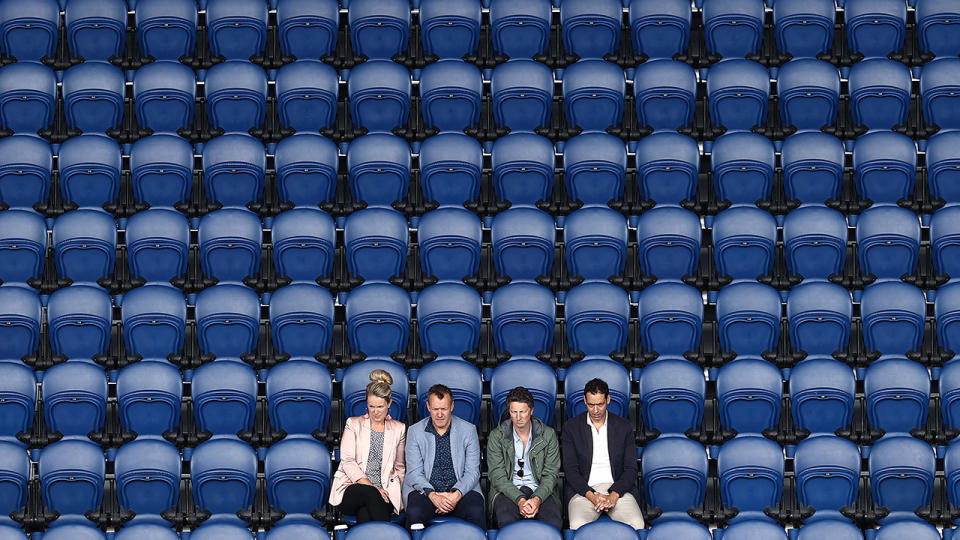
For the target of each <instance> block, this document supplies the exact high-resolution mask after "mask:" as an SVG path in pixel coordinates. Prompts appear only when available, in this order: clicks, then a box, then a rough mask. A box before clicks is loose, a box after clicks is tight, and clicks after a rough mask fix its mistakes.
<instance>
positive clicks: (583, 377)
mask: <svg viewBox="0 0 960 540" xmlns="http://www.w3.org/2000/svg"><path fill="white" fill-rule="evenodd" d="M595 378H598V379H602V380H603V382H605V383H607V387H608V389H609V391H610V403H609V405H607V410H608V411H610V412H611V413H613V414H615V415H617V416H622V417H624V418H627V417H629V416H630V374H629V373H627V368H625V367H623V364H620V363H619V362H616V361H614V360H611V359H609V358H606V357H602V356H589V357H587V358H584V359H583V360H577V361H576V362H574V363H573V365H571V366H570V367H569V368H567V374H566V378H565V379H564V382H563V386H564V392H563V393H564V398H565V401H566V403H565V409H566V410H567V418H573V417H574V416H576V415H578V414H580V413H582V412H585V411H586V410H587V405H586V403H585V402H584V401H583V398H584V391H583V390H584V388H585V387H586V385H587V382H589V381H590V380H591V379H595Z"/></svg>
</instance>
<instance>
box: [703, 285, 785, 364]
mask: <svg viewBox="0 0 960 540" xmlns="http://www.w3.org/2000/svg"><path fill="white" fill-rule="evenodd" d="M717 333H718V334H719V337H720V345H721V346H722V347H723V350H725V351H730V352H735V353H737V354H739V355H761V354H763V353H764V352H766V351H775V350H776V347H777V342H779V341H780V295H779V294H777V291H776V290H775V289H774V288H773V287H771V286H769V285H763V284H761V283H757V282H754V281H740V282H736V283H731V284H730V285H727V286H726V287H724V288H722V289H720V294H719V295H718V296H717Z"/></svg>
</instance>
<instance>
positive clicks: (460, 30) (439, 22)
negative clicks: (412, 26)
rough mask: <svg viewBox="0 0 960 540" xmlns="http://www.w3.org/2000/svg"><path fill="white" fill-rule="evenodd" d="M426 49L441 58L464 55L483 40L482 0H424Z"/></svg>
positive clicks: (423, 23)
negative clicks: (481, 31) (481, 32)
mask: <svg viewBox="0 0 960 540" xmlns="http://www.w3.org/2000/svg"><path fill="white" fill-rule="evenodd" d="M420 26H421V28H422V32H423V37H422V39H423V48H424V52H426V53H427V54H431V55H435V56H439V57H440V58H460V57H462V56H464V55H466V54H468V53H471V52H473V51H475V50H476V49H477V46H478V44H479V41H480V0H421V1H420Z"/></svg>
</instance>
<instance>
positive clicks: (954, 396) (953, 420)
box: [937, 287, 960, 429]
mask: <svg viewBox="0 0 960 540" xmlns="http://www.w3.org/2000/svg"><path fill="white" fill-rule="evenodd" d="M954 289H956V287H945V288H943V289H941V290H940V292H938V293H937V300H938V301H939V300H940V298H941V296H942V295H945V294H946V293H947V290H950V291H953V290H954ZM950 294H951V295H952V296H956V293H955V292H951V293H950ZM941 344H942V342H941ZM942 346H943V348H944V349H947V347H946V345H942ZM939 390H940V410H941V413H942V415H943V426H944V427H945V428H948V429H956V428H957V427H960V399H958V398H960V362H947V363H946V365H944V366H943V369H942V370H941V371H940V377H939Z"/></svg>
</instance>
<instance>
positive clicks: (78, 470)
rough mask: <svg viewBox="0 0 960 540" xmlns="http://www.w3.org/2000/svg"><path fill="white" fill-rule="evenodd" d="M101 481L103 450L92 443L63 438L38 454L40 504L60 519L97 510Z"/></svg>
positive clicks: (102, 483)
mask: <svg viewBox="0 0 960 540" xmlns="http://www.w3.org/2000/svg"><path fill="white" fill-rule="evenodd" d="M105 480H106V461H105V460H104V459H103V451H102V450H100V447H99V446H97V445H96V444H93V443H92V442H89V441H85V440H80V439H66V440H62V441H59V442H55V443H53V444H51V445H50V446H47V447H46V448H44V449H43V453H41V455H40V489H41V496H42V499H43V505H44V506H45V507H47V508H49V509H51V510H56V511H57V512H59V513H60V516H61V518H63V517H64V516H67V515H76V514H80V515H82V514H84V513H86V512H88V511H95V510H97V508H99V507H100V503H101V502H102V501H103V485H104V482H105ZM57 529H58V527H55V528H54V530H57ZM94 530H96V529H94ZM98 532H99V531H98ZM66 538H71V539H72V538H77V537H76V536H73V535H66V536H65V537H64V540H66ZM98 538H99V537H98Z"/></svg>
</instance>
